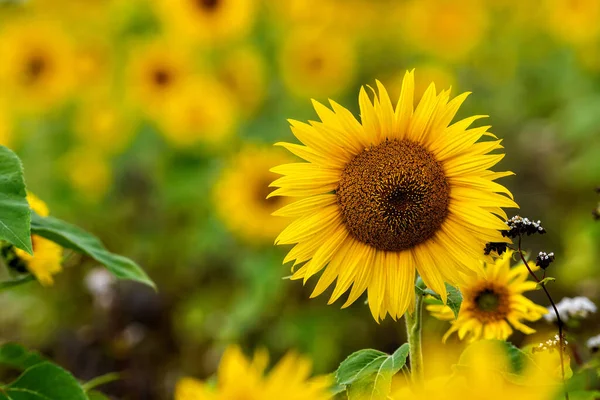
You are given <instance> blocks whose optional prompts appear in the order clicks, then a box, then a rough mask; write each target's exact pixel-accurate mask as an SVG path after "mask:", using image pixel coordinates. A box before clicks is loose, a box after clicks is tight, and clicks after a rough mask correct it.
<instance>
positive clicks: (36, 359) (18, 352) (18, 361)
mask: <svg viewBox="0 0 600 400" xmlns="http://www.w3.org/2000/svg"><path fill="white" fill-rule="evenodd" d="M45 361H46V359H44V357H42V356H41V355H40V354H38V353H37V352H35V351H30V350H27V349H26V348H25V347H23V346H21V345H20V344H16V343H6V344H3V345H1V346H0V365H7V366H9V367H12V368H16V369H19V370H26V369H27V368H29V367H32V366H34V365H36V364H40V363H43V362H45Z"/></svg>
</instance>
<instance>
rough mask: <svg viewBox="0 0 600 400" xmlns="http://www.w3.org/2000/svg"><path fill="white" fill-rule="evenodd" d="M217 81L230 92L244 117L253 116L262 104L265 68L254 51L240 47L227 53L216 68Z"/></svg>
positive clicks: (261, 59)
mask: <svg viewBox="0 0 600 400" xmlns="http://www.w3.org/2000/svg"><path fill="white" fill-rule="evenodd" d="M217 79H218V80H219V81H220V82H221V83H222V84H223V86H224V87H225V88H227V89H228V90H229V91H230V92H231V94H232V96H233V97H234V98H235V99H236V100H237V102H238V105H239V108H240V112H241V113H243V114H244V115H246V116H251V115H253V114H254V113H255V112H256V111H257V109H258V108H259V107H260V106H261V105H262V104H263V101H264V99H265V96H266V91H267V77H266V66H265V62H264V60H263V58H262V56H261V55H260V53H259V52H258V51H256V49H254V48H251V47H242V48H238V49H235V50H233V51H231V52H230V53H228V54H227V55H226V56H225V58H224V59H223V60H222V61H221V63H220V64H219V66H218V70H217Z"/></svg>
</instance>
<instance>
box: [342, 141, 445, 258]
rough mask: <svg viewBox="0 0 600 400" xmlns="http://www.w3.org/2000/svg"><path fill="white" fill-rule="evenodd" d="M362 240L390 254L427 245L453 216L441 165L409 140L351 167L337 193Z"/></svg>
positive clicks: (385, 146)
mask: <svg viewBox="0 0 600 400" xmlns="http://www.w3.org/2000/svg"><path fill="white" fill-rule="evenodd" d="M336 193H337V199H338V204H339V206H340V209H341V213H342V218H343V220H344V223H345V225H346V228H347V229H348V231H349V232H350V234H351V235H352V236H353V237H354V238H355V239H357V240H359V241H361V242H363V243H366V244H368V245H371V246H373V247H375V248H376V249H379V250H384V251H402V250H406V249H409V248H411V247H414V246H416V245H418V244H419V243H423V242H424V241H426V240H427V239H429V238H431V237H432V236H433V234H434V233H435V232H436V231H437V230H438V229H439V227H440V226H441V225H442V222H444V219H445V218H446V215H447V214H448V202H449V193H450V190H449V186H448V182H447V181H446V176H445V175H444V170H443V168H442V166H441V165H440V163H439V162H438V161H437V160H436V159H435V157H434V156H433V154H431V153H430V152H429V151H428V150H427V149H425V148H424V147H423V146H421V145H419V144H417V143H414V142H412V141H409V140H391V141H388V140H386V141H385V142H383V143H381V144H379V145H377V146H375V147H371V148H369V149H365V151H363V152H362V153H360V154H358V155H357V156H355V157H354V158H353V159H352V161H350V162H349V163H348V165H346V168H345V169H344V171H343V173H342V176H341V178H340V184H339V187H338V189H337V191H336Z"/></svg>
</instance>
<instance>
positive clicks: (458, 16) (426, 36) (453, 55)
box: [403, 0, 488, 61]
mask: <svg viewBox="0 0 600 400" xmlns="http://www.w3.org/2000/svg"><path fill="white" fill-rule="evenodd" d="M487 25H488V15H487V12H486V8H485V5H484V4H483V1H482V0H441V1H440V0H411V2H410V3H409V4H408V5H407V10H406V15H405V17H404V24H403V27H404V30H405V35H406V37H407V38H409V40H410V45H412V46H414V47H415V48H416V49H418V50H420V51H422V52H424V53H427V54H432V55H434V56H437V57H440V58H442V59H445V60H448V61H460V60H462V59H464V57H466V56H467V55H468V54H469V53H470V52H471V51H472V50H473V49H474V48H475V47H476V46H477V45H478V44H479V43H480V42H481V40H482V38H483V36H484V34H485V32H486V28H487Z"/></svg>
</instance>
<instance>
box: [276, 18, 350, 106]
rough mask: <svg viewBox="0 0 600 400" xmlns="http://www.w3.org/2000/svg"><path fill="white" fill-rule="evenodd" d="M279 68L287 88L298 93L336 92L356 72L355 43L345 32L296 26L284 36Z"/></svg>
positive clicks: (327, 94)
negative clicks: (341, 33) (296, 27)
mask: <svg viewBox="0 0 600 400" xmlns="http://www.w3.org/2000/svg"><path fill="white" fill-rule="evenodd" d="M279 69H280V72H281V75H282V77H283V81H284V83H285V85H286V87H287V88H288V90H289V91H290V92H292V93H293V94H294V95H297V96H298V97H302V98H305V97H313V98H327V97H330V96H336V95H339V94H340V93H341V92H343V91H344V90H345V89H347V88H348V86H349V85H350V84H351V83H352V80H353V78H354V76H355V70H356V60H355V49H354V45H353V43H352V41H351V40H350V38H348V37H347V36H343V35H338V34H336V33H333V32H329V31H324V30H320V29H312V28H299V29H297V30H295V31H294V32H292V33H291V34H290V35H289V36H288V37H286V38H285V41H284V43H283V47H282V49H281V52H280V54H279Z"/></svg>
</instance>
